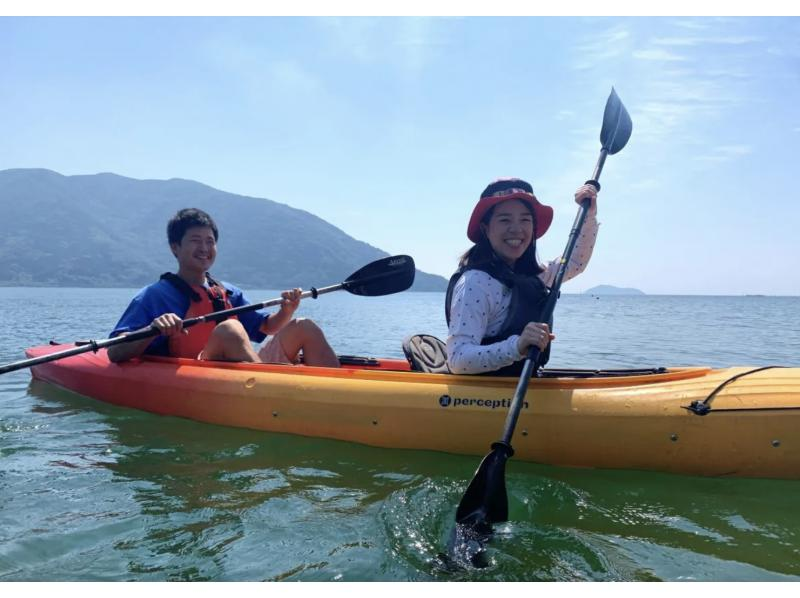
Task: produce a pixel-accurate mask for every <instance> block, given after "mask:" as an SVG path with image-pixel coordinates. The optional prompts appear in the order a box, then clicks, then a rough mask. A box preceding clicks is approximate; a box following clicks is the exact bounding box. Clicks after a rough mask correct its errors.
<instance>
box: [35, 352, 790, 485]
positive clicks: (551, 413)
mask: <svg viewBox="0 0 800 598" xmlns="http://www.w3.org/2000/svg"><path fill="white" fill-rule="evenodd" d="M64 348H65V346H63V345H62V346H53V347H47V346H45V347H36V348H33V349H30V350H28V355H29V356H30V357H37V356H39V355H44V354H46V353H48V352H54V351H58V350H62V349H64ZM369 361H371V363H359V364H350V365H347V364H346V365H345V366H344V367H342V368H341V369H332V368H319V367H306V366H294V365H284V364H246V363H221V362H207V361H196V360H189V359H174V358H159V357H147V358H144V359H140V360H133V361H130V362H126V363H122V364H112V363H110V362H109V361H108V359H107V357H106V355H105V351H100V352H98V353H97V354H92V353H85V354H82V355H77V356H73V357H69V358H66V359H62V360H59V361H54V362H50V363H45V364H40V365H38V366H35V367H34V368H32V369H33V375H34V377H36V378H38V379H42V380H45V381H48V382H51V383H54V384H57V385H59V386H62V387H64V388H67V389H70V390H73V391H75V392H78V393H80V394H83V395H86V396H89V397H92V398H95V399H97V400H101V401H105V402H108V403H112V404H116V405H121V406H126V407H133V408H137V409H142V410H145V411H150V412H153V413H158V414H162V415H173V416H179V417H186V418H189V419H193V420H197V421H202V422H207V423H212V424H219V425H226V426H234V427H244V428H252V429H258V430H264V431H269V432H284V433H290V434H299V435H305V436H317V437H324V438H333V439H338V440H345V441H350V442H358V443H362V444H367V445H372V446H380V447H387V448H404V449H423V450H437V451H445V452H450V453H461V454H471V455H484V454H485V453H486V452H487V451H488V449H489V446H490V444H491V443H492V442H493V441H495V440H497V438H498V437H499V436H500V433H501V430H502V427H503V422H504V419H505V416H506V413H507V410H508V407H509V405H510V402H511V398H512V396H513V394H514V388H515V387H516V383H517V379H516V378H499V377H491V376H458V375H450V374H426V373H419V372H411V371H409V367H408V364H407V363H406V362H405V361H404V360H392V359H375V360H369ZM755 369H757V368H744V367H737V368H725V369H718V370H712V369H711V368H707V367H687V368H671V369H667V370H663V371H661V370H650V371H647V372H646V373H639V374H638V375H630V374H628V373H626V372H619V371H616V372H614V371H612V372H610V373H607V375H604V376H596V375H593V374H592V371H587V370H575V371H572V370H570V372H573V373H574V372H577V373H575V375H573V376H571V377H559V376H556V377H543V378H536V379H533V380H531V383H530V386H529V390H528V394H527V396H526V399H525V403H524V405H523V407H522V409H521V413H520V418H519V422H518V424H517V429H516V434H515V437H514V439H513V442H512V444H513V446H514V449H515V458H517V459H521V460H526V461H535V462H540V463H549V464H553V465H567V466H579V467H606V468H625V469H651V470H660V471H669V472H675V473H684V474H694V475H714V476H719V475H737V476H754V477H780V478H800V368H773V369H766V370H761V371H753V372H752V373H748V372H750V371H751V370H755ZM736 376H741V377H740V378H738V379H736V380H733V381H732V382H728V381H730V380H731V379H732V378H734V377H736ZM726 382H727V384H726ZM715 391H716V394H714V393H715ZM709 397H711V399H710V400H709ZM704 401H708V406H709V407H710V409H709V412H708V414H707V415H702V416H701V415H697V414H696V413H694V412H692V411H691V410H690V409H688V407H690V406H691V405H692V403H693V402H696V403H703V402H704Z"/></svg>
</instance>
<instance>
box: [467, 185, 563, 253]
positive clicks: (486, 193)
mask: <svg viewBox="0 0 800 598" xmlns="http://www.w3.org/2000/svg"><path fill="white" fill-rule="evenodd" d="M509 199H521V200H522V201H525V202H527V203H528V205H530V206H531V209H532V210H533V214H534V218H536V230H535V231H534V237H535V238H537V239H538V238H539V237H541V236H542V235H543V234H545V233H546V232H547V229H548V228H550V224H551V223H552V222H553V208H551V207H550V206H546V205H544V204H541V203H539V200H538V199H536V196H535V195H534V194H533V187H532V186H531V184H530V183H529V182H527V181H523V180H522V179H515V178H508V179H497V180H496V181H494V182H493V183H491V184H490V185H489V186H488V187H486V189H484V190H483V193H481V198H480V199H479V200H478V203H477V204H476V205H475V209H474V210H472V216H471V217H470V219H469V226H468V227H467V237H469V240H470V241H472V242H473V243H477V242H478V241H480V238H481V220H483V217H484V216H485V215H486V212H488V211H489V210H490V209H491V208H493V207H494V206H496V205H497V204H499V203H500V202H503V201H508V200H509Z"/></svg>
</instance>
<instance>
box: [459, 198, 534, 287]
mask: <svg viewBox="0 0 800 598" xmlns="http://www.w3.org/2000/svg"><path fill="white" fill-rule="evenodd" d="M525 205H526V206H527V205H528V204H527V203H526V204H525ZM494 208H495V206H492V208H491V209H490V210H488V211H487V212H486V214H485V215H484V217H483V218H482V219H481V223H482V224H486V225H488V224H489V220H490V219H491V218H492V214H493V213H494ZM531 216H532V217H533V230H534V237H533V239H531V244H530V245H528V248H527V249H526V250H525V252H524V253H523V254H522V255H521V256H520V258H519V259H518V260H517V261H516V262H515V264H514V272H516V273H517V274H540V273H542V272H544V268H543V267H542V266H541V265H540V264H539V260H538V258H537V257H536V214H534V213H533V212H532V211H531ZM494 261H501V260H500V257H499V256H498V255H497V254H496V253H495V252H494V249H492V244H491V243H490V242H489V239H488V238H487V237H486V233H484V232H483V229H481V238H480V240H479V241H478V242H477V243H475V245H473V246H472V247H470V248H469V249H467V251H465V252H464V254H463V255H462V256H461V257H460V258H459V259H458V269H459V270H464V269H466V268H476V267H480V266H486V265H488V264H491V263H492V262H494Z"/></svg>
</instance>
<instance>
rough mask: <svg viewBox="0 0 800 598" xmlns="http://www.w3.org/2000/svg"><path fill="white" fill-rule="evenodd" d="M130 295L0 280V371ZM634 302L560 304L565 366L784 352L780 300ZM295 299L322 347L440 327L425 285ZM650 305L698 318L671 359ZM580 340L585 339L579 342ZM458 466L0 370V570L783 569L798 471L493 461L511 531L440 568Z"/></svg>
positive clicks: (184, 575)
mask: <svg viewBox="0 0 800 598" xmlns="http://www.w3.org/2000/svg"><path fill="white" fill-rule="evenodd" d="M129 295H130V291H125V290H66V291H57V290H48V289H0V299H2V300H3V302H4V306H7V307H6V308H5V313H4V315H3V316H2V317H3V320H2V322H1V323H2V325H3V329H4V330H5V331H6V338H5V340H4V341H3V344H2V346H0V358H2V362H3V363H5V362H7V361H12V360H14V359H17V358H19V357H20V349H21V347H24V346H27V345H32V344H41V343H42V342H45V341H46V340H48V339H49V338H50V337H55V338H59V339H60V340H72V339H75V338H81V337H86V336H95V337H98V338H99V337H102V336H104V333H105V332H107V330H108V329H110V327H111V326H112V325H113V323H114V321H115V319H116V317H117V315H118V313H119V312H120V311H121V309H122V308H124V306H125V304H126V302H127V298H128V297H129ZM271 296H272V295H264V296H263V297H262V296H261V295H260V294H254V297H253V298H254V299H256V298H257V299H259V300H260V299H266V298H270V297H271ZM636 301H637V299H635V298H633V299H632V298H617V299H607V300H606V299H604V300H603V301H601V302H600V304H598V303H591V302H590V299H589V298H583V297H570V296H565V297H564V298H563V299H562V303H561V304H560V305H559V309H560V310H561V311H560V312H559V313H562V314H564V316H563V318H562V323H561V327H560V328H559V329H558V331H557V334H559V341H560V342H561V343H562V345H561V347H563V348H562V349H561V352H560V353H559V356H560V358H561V359H562V360H563V363H566V362H567V361H568V360H567V359H566V355H567V354H569V355H571V356H572V357H571V359H570V360H569V361H568V363H569V364H570V365H575V366H588V365H591V366H608V367H610V366H619V365H631V366H636V365H654V364H655V365H667V364H675V363H695V364H697V363H710V364H711V365H732V364H742V363H747V364H754V365H761V364H767V363H783V364H792V363H793V364H795V365H796V364H797V362H798V361H800V360H798V359H797V355H796V350H797V347H798V346H800V343H798V340H800V339H798V338H797V333H796V332H794V331H793V330H786V326H785V322H786V319H787V318H792V317H793V318H794V321H795V322H796V321H797V319H798V318H797V316H798V315H800V300H798V299H791V298H777V299H774V300H773V299H770V298H765V299H759V298H667V297H665V298H653V297H648V298H645V299H638V301H639V303H637V302H636ZM759 301H760V302H759ZM743 302H744V303H743ZM747 302H749V303H747ZM743 305H744V306H745V307H747V306H750V307H749V309H743V307H742V306H743ZM304 308H305V309H306V311H307V313H309V314H310V315H312V317H314V318H315V319H317V320H319V321H321V322H322V323H323V324H324V325H325V329H326V331H328V333H329V336H330V338H331V340H332V342H333V344H334V346H335V347H336V348H337V349H338V350H340V352H346V353H362V354H363V353H367V354H376V355H387V356H398V355H399V339H400V338H402V336H403V335H404V334H406V333H410V332H424V331H427V332H433V333H435V334H438V335H443V331H442V330H441V324H440V323H439V317H440V313H439V311H438V310H439V309H440V308H441V296H440V295H438V294H431V295H428V294H405V295H399V296H397V297H392V298H387V300H376V299H372V300H362V299H358V298H353V297H348V296H343V295H342V296H338V297H337V298H336V299H332V300H330V301H328V302H327V303H324V302H323V301H322V300H320V301H319V302H318V303H317V304H312V305H309V306H305V304H304ZM589 308H591V309H589ZM746 311H749V312H751V313H755V314H757V315H756V316H753V317H751V318H750V319H749V320H748V318H747V317H745V315H744V312H746ZM42 314H50V315H49V316H48V317H45V318H43V317H42ZM665 314H669V317H672V318H675V319H678V320H679V319H681V318H682V317H685V316H686V314H693V316H694V317H695V318H698V321H696V322H695V324H694V329H695V330H700V331H703V334H702V335H699V338H700V340H698V342H696V343H695V346H694V347H692V349H691V350H689V351H683V352H680V353H679V352H677V350H676V345H675V344H674V343H673V341H672V339H671V336H670V335H671V334H672V326H671V324H672V323H671V322H669V321H668V319H669V318H668V317H667V316H665ZM698 314H699V316H698ZM623 315H624V316H623ZM393 318H394V319H393ZM715 318H717V319H719V321H725V322H728V323H730V322H731V321H732V322H734V323H735V326H733V327H731V329H728V328H726V327H723V326H720V325H719V322H718V321H717V320H716V319H715ZM621 321H629V322H628V324H627V326H620V324H619V322H621ZM398 322H401V323H402V325H399V324H398ZM557 325H558V322H557ZM437 326H438V327H439V328H437ZM743 326H744V327H748V329H749V330H751V331H754V332H753V334H755V335H756V336H757V337H758V335H763V336H764V339H765V341H764V345H763V349H762V350H760V351H755V352H752V355H751V357H752V358H751V359H748V360H747V361H744V358H743V357H742V356H741V353H742V352H746V351H747V348H746V347H742V346H740V345H738V344H736V343H733V342H728V341H729V339H728V338H727V337H725V335H726V334H730V335H731V339H733V338H735V335H736V331H737V329H738V330H739V331H741V327H743ZM737 327H738V328H737ZM586 336H588V337H590V338H591V337H592V336H595V337H597V338H598V339H600V340H598V341H597V342H594V343H588V342H579V339H581V338H583V337H586ZM750 337H752V334H751V336H750ZM766 339H770V340H769V343H768V344H767V341H766ZM670 343H673V344H670ZM360 347H364V350H359V348H360ZM612 347H617V349H616V350H612ZM621 347H622V348H621ZM721 347H723V349H721ZM558 358H559V357H555V356H554V360H556V359H558ZM554 363H555V364H558V361H554ZM499 432H500V431H499V430H498V434H499ZM443 433H446V431H443ZM797 440H800V430H798V438H796V439H791V440H790V441H797ZM487 450H488V447H487ZM697 458H702V455H698V456H697ZM476 466H477V459H475V458H473V457H463V456H454V455H446V454H440V453H433V452H421V451H396V450H385V449H375V448H369V447H364V446H359V445H354V444H349V443H344V442H336V441H329V440H319V439H310V438H302V437H293V436H287V435H279V434H266V433H260V432H253V431H248V430H239V429H230V428H223V427H217V426H209V425H205V424H199V423H195V422H191V421H186V420H181V419H175V418H165V417H159V416H155V415H151V414H147V413H143V412H139V411H135V410H131V409H121V408H117V407H113V406H109V405H105V404H103V403H98V402H96V401H92V400H90V399H87V398H84V397H80V396H78V395H75V394H73V393H70V392H67V391H64V390H61V389H58V388H55V387H53V386H51V385H48V384H45V383H40V382H34V383H32V382H31V381H30V376H29V374H28V373H27V372H16V373H13V374H8V375H4V376H0V581H12V580H53V581H63V580H153V581H155V580H231V581H232V580H304V581H329V580H343V581H361V580H387V581H388V580H491V581H504V580H523V581H533V580H559V581H567V580H597V581H610V580H715V581H735V580H758V581H770V580H797V579H800V558H799V557H800V554H798V553H799V552H800V537H798V533H799V532H800V514H798V509H797V502H798V497H800V482H797V481H784V480H746V479H711V478H698V477H683V476H675V475H667V474H660V473H653V472H634V471H601V470H585V469H567V468H556V467H549V466H543V465H535V464H528V463H521V462H516V461H513V460H512V461H511V462H510V463H509V467H508V472H507V483H508V491H509V506H510V513H509V519H510V521H509V523H507V524H504V525H502V526H500V527H499V528H498V530H497V531H498V533H497V535H496V536H495V538H494V540H493V541H492V543H491V544H490V566H489V567H488V568H487V569H484V570H472V571H465V572H458V573H448V572H444V571H442V570H441V568H439V567H437V565H436V556H437V554H438V553H439V552H441V551H442V550H443V548H444V545H445V543H446V540H447V537H448V534H449V532H450V529H451V526H452V523H453V517H454V512H455V506H456V505H457V503H458V501H459V500H460V498H461V496H462V493H463V491H464V489H465V487H466V484H467V482H468V481H469V479H470V478H471V477H472V474H473V471H474V469H475V467H476Z"/></svg>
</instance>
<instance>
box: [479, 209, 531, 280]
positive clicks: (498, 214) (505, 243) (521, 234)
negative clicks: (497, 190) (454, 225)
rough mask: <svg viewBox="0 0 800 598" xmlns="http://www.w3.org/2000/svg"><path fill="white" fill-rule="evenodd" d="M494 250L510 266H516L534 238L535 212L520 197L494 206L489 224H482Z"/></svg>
mask: <svg viewBox="0 0 800 598" xmlns="http://www.w3.org/2000/svg"><path fill="white" fill-rule="evenodd" d="M481 228H482V230H483V232H484V234H485V235H486V238H487V239H489V243H491V245H492V249H494V252H495V253H496V254H497V255H498V256H499V257H500V259H502V260H503V261H504V262H506V263H507V264H508V265H509V266H512V267H513V266H514V264H515V263H516V261H517V260H518V259H519V258H520V257H522V254H523V253H525V250H526V249H527V248H528V246H529V245H530V244H531V241H532V240H533V230H534V222H533V214H531V209H530V206H528V204H527V203H525V202H523V201H521V200H519V199H509V200H508V201H503V202H501V203H499V204H497V205H496V206H495V207H494V212H493V213H492V217H491V218H490V219H489V224H481Z"/></svg>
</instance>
